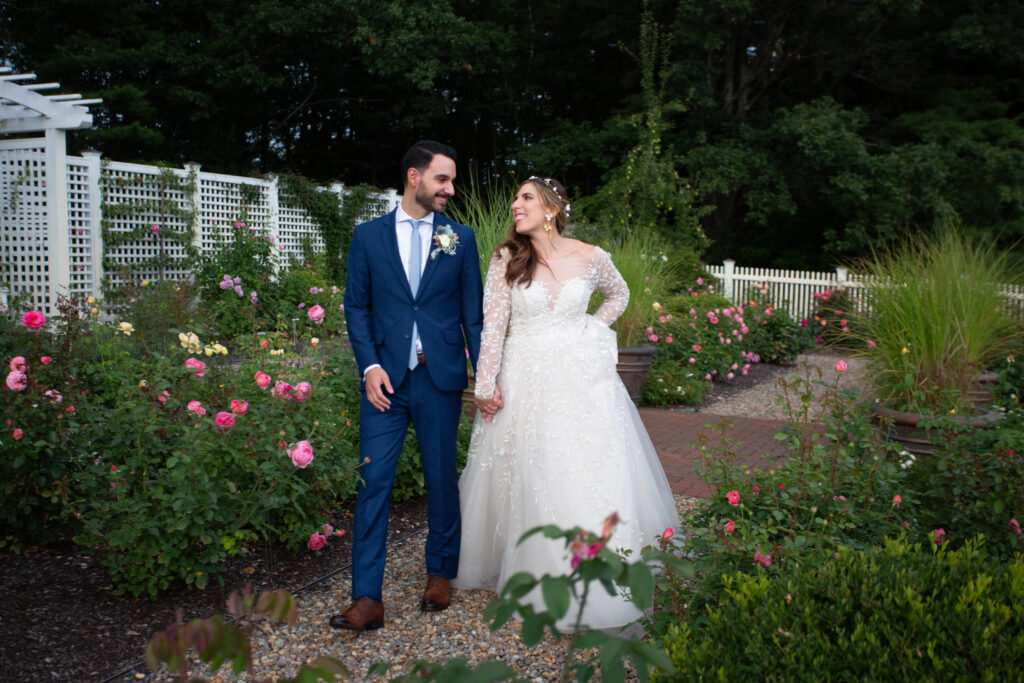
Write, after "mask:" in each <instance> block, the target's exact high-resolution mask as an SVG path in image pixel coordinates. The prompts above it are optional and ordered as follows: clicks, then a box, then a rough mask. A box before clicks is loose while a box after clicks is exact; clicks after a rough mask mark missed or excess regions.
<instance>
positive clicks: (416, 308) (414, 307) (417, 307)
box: [412, 306, 420, 311]
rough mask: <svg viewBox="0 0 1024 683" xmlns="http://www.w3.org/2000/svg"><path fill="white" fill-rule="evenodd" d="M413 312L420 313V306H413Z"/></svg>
mask: <svg viewBox="0 0 1024 683" xmlns="http://www.w3.org/2000/svg"><path fill="white" fill-rule="evenodd" d="M412 310H414V311H418V310H420V307H419V306H413V307H412Z"/></svg>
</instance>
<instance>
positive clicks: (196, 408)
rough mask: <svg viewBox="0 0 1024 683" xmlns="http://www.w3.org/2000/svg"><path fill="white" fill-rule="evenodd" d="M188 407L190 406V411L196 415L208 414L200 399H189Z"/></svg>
mask: <svg viewBox="0 0 1024 683" xmlns="http://www.w3.org/2000/svg"><path fill="white" fill-rule="evenodd" d="M186 408H188V411H189V412H190V413H195V414H196V415H206V408H204V407H203V404H202V403H200V402H199V401H189V402H188V405H187V406H186Z"/></svg>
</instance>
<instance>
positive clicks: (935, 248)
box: [858, 227, 1022, 453]
mask: <svg viewBox="0 0 1024 683" xmlns="http://www.w3.org/2000/svg"><path fill="white" fill-rule="evenodd" d="M860 270H861V272H862V274H863V275H864V276H865V280H864V281H865V284H866V295H865V297H864V299H865V304H866V312H865V313H864V314H862V315H860V316H859V318H860V319H859V320H858V322H859V325H860V327H859V332H858V336H860V337H862V338H863V341H864V343H865V348H866V354H867V361H868V369H869V377H870V378H871V380H872V383H873V388H874V390H875V392H876V394H877V399H878V401H877V403H876V404H875V408H874V412H875V414H876V415H878V416H879V417H881V418H882V419H883V420H884V421H885V422H886V423H887V424H888V425H889V426H890V427H891V429H892V430H893V432H892V434H891V435H892V436H894V437H895V439H896V440H897V441H901V442H902V443H903V445H904V447H905V448H907V450H909V451H910V452H912V453H914V452H916V453H930V452H933V449H932V447H931V442H930V438H929V434H928V430H927V429H926V427H928V426H931V425H934V424H936V423H937V422H938V421H939V420H943V419H947V420H948V419H952V420H956V421H958V422H959V423H960V424H961V425H963V426H964V427H968V428H970V427H980V426H984V425H985V424H986V423H987V422H989V421H990V420H992V419H995V417H996V415H995V414H989V415H982V414H980V413H981V409H980V406H981V405H983V404H984V403H985V399H984V398H983V397H984V396H985V393H984V392H981V393H979V391H978V390H979V385H980V383H981V382H982V381H983V379H984V376H983V375H982V373H983V371H984V370H986V369H987V368H989V367H991V366H992V365H993V364H994V363H995V362H997V361H999V360H1001V359H1002V358H1003V357H1004V356H1005V354H1006V353H1007V350H1008V349H1009V348H1010V347H1011V345H1012V344H1013V343H1014V341H1015V339H1019V338H1020V336H1021V333H1022V326H1021V323H1020V321H1019V320H1014V319H1013V318H1011V317H1010V316H1009V315H1008V314H1007V310H1008V309H1007V306H1006V300H1005V297H1004V288H1005V287H1006V285H1009V284H1012V283H1013V282H1014V281H1015V280H1016V279H1019V271H1017V270H1015V269H1014V268H1013V263H1012V258H1011V257H1010V256H1009V254H1008V253H1007V252H1005V251H1000V250H999V249H998V247H996V246H995V245H994V244H991V243H988V244H982V243H980V242H979V241H977V240H973V239H970V238H968V237H967V236H965V235H964V234H963V233H962V232H960V230H959V229H958V228H956V227H946V228H943V229H941V230H940V231H939V232H937V233H936V234H935V235H934V236H928V237H916V238H914V239H910V240H907V241H906V242H904V243H903V244H901V245H899V246H898V247H895V248H893V249H890V250H888V251H885V252H882V253H878V254H875V255H874V257H873V258H872V259H871V260H869V261H867V262H865V263H864V264H863V267H862V268H861V269H860Z"/></svg>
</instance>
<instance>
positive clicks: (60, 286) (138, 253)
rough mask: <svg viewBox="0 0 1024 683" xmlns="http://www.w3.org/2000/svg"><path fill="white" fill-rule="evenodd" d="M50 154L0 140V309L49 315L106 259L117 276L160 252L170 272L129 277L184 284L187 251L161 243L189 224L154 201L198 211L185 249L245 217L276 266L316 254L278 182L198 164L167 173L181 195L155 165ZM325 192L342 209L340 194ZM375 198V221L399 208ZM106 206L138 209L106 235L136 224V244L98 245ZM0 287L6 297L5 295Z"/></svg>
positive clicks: (82, 292) (207, 242) (213, 239)
mask: <svg viewBox="0 0 1024 683" xmlns="http://www.w3.org/2000/svg"><path fill="white" fill-rule="evenodd" d="M55 147H58V145H55V144H53V143H52V142H51V141H49V140H47V139H46V138H29V139H26V138H22V139H13V140H2V141H0V255H2V256H3V259H2V262H0V268H2V270H0V301H2V303H4V305H6V299H7V298H8V296H10V297H13V296H15V295H21V296H22V297H25V298H26V299H27V300H26V301H25V306H26V307H28V308H33V309H35V310H41V311H43V312H44V313H45V314H46V315H48V316H49V315H51V314H53V313H55V312H56V301H57V296H58V295H59V294H65V295H67V296H72V297H88V296H97V295H99V294H100V291H101V289H102V283H103V278H104V274H105V273H104V259H105V258H106V260H107V262H108V264H112V267H113V268H115V269H116V268H119V267H121V266H132V265H133V264H141V263H146V262H148V261H150V260H151V259H153V258H154V257H155V256H157V255H158V254H161V253H162V254H163V255H164V257H165V258H167V259H169V263H168V265H166V266H165V267H163V268H162V269H160V270H158V269H157V268H156V267H152V268H149V267H146V268H141V269H133V274H134V275H135V276H136V277H138V278H140V279H150V280H157V279H159V278H160V277H161V276H162V277H163V278H183V277H186V276H188V275H189V272H188V271H187V269H186V267H185V263H184V260H185V257H186V250H185V248H184V246H182V245H181V244H180V243H178V242H175V241H174V240H170V239H166V235H168V234H171V233H173V232H183V231H186V230H187V229H188V227H189V226H188V225H186V221H185V218H184V217H183V216H182V215H181V212H179V211H161V210H159V209H158V208H156V207H155V204H156V202H159V201H163V202H166V203H168V204H170V205H171V206H175V207H178V208H179V209H180V210H181V211H184V212H194V213H195V220H194V226H193V227H194V235H193V241H192V246H193V247H194V248H195V249H196V250H198V252H199V253H209V252H211V251H212V250H214V249H216V248H217V247H218V245H219V244H220V243H221V242H222V240H223V239H224V238H226V237H227V236H228V235H229V234H230V231H231V227H232V225H233V223H234V221H235V220H237V218H238V217H239V215H240V214H241V213H242V211H243V210H244V211H245V213H246V219H247V223H248V225H250V226H252V227H254V228H256V229H258V230H260V231H261V232H263V233H264V234H269V235H270V236H272V237H273V238H274V242H275V244H277V245H278V246H279V252H278V257H279V260H278V263H279V265H280V266H281V267H284V268H287V267H288V266H289V265H290V264H292V263H294V262H296V261H297V260H299V259H301V257H302V249H301V245H302V242H303V240H308V241H309V242H310V243H311V244H312V245H313V247H314V248H316V249H321V250H322V249H323V246H324V245H323V239H322V237H321V235H320V231H319V228H318V226H317V225H316V223H315V222H314V221H313V219H312V218H311V217H310V216H309V215H308V214H307V213H306V211H305V210H304V209H302V208H301V207H299V206H298V205H297V204H296V203H295V202H290V201H289V198H288V197H287V195H286V194H285V193H284V192H283V190H282V188H281V187H279V184H278V179H277V178H275V177H268V178H247V177H242V176H231V175H222V174H218V173H206V172H203V171H201V170H200V168H199V166H198V165H186V167H185V168H181V169H171V170H170V171H169V172H170V173H172V174H173V175H174V176H175V177H176V178H178V179H180V180H182V181H186V182H184V183H182V186H187V187H190V188H194V189H192V190H191V191H189V192H186V191H183V190H181V189H174V187H168V185H167V183H160V182H159V179H160V176H161V174H162V173H163V174H166V173H167V172H168V171H167V170H165V169H162V168H160V167H157V166H147V165H141V164H129V163H123V162H116V161H102V160H101V158H100V154H99V153H98V152H86V153H84V154H83V156H80V157H75V156H65V155H64V154H63V153H62V149H58V150H56V151H55V150H54V148H55ZM59 147H61V148H62V147H63V145H59ZM189 180H191V181H193V182H188V181H189ZM245 186H248V187H247V188H246V187H245ZM324 189H325V191H329V192H333V193H335V194H336V195H337V196H338V200H339V202H342V201H344V195H345V188H344V186H342V185H340V184H339V185H334V186H331V187H330V188H324ZM373 199H375V200H377V201H374V202H372V204H373V209H372V210H371V212H372V213H374V215H376V214H379V213H382V212H384V211H390V210H391V209H392V208H393V207H395V206H397V204H398V203H399V202H400V201H401V197H400V195H398V193H397V192H396V191H395V190H388V191H387V192H385V193H383V194H381V195H376V196H374V197H373ZM104 205H106V206H107V207H108V209H109V208H110V207H118V206H129V205H131V206H137V207H140V208H138V209H136V210H131V211H127V212H122V213H119V212H116V211H108V213H109V214H110V215H109V216H108V225H107V228H108V230H107V232H108V234H109V235H111V236H118V235H120V236H122V237H123V236H124V235H126V234H130V233H133V232H134V233H138V232H139V228H140V226H141V227H144V228H146V230H143V231H142V236H141V237H136V238H132V239H129V240H127V241H122V240H120V239H119V240H117V241H116V243H110V244H105V243H104V235H103V232H104V231H103V229H102V225H103V207H104ZM368 217H370V216H366V218H368ZM151 225H157V226H159V227H160V233H159V234H153V233H152V232H150V231H149V230H148V228H149V226H151ZM162 236H163V237H162ZM110 241H111V242H114V240H113V239H112V240H110ZM107 275H113V273H107ZM5 287H6V288H8V290H9V292H4V291H3V289H4V288H5Z"/></svg>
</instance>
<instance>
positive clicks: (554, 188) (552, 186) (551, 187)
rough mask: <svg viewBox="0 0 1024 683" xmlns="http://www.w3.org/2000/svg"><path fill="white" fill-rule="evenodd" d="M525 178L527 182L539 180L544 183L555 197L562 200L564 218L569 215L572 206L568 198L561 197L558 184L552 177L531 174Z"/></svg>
mask: <svg viewBox="0 0 1024 683" xmlns="http://www.w3.org/2000/svg"><path fill="white" fill-rule="evenodd" d="M526 180H527V182H541V183H544V186H545V187H547V188H548V189H549V190H551V191H552V192H554V193H555V196H556V197H558V198H559V199H561V200H562V201H563V202H565V207H564V210H565V217H566V218H568V217H569V211H570V210H571V208H572V207H571V206H570V205H569V200H568V199H566V198H565V197H563V196H562V193H561V192H559V191H558V186H557V185H555V181H554V179H552V178H541V177H540V176H536V175H532V176H530V177H529V178H527V179H526Z"/></svg>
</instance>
